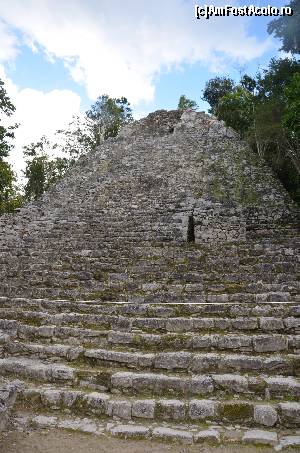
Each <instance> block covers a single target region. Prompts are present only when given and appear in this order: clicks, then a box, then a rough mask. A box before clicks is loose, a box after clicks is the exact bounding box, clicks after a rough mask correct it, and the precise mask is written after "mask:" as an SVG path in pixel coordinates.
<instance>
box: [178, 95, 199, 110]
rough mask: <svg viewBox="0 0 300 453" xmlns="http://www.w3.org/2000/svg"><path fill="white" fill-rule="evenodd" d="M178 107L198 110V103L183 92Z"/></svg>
mask: <svg viewBox="0 0 300 453" xmlns="http://www.w3.org/2000/svg"><path fill="white" fill-rule="evenodd" d="M177 108H178V109H179V110H186V109H193V110H197V108H198V105H197V103H196V102H195V101H193V100H192V99H189V98H187V97H186V96H185V95H184V94H182V95H181V96H180V98H179V101H178V106H177Z"/></svg>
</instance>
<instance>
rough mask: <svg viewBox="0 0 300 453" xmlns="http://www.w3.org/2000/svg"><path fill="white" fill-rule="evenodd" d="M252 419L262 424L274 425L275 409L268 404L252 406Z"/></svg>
mask: <svg viewBox="0 0 300 453" xmlns="http://www.w3.org/2000/svg"><path fill="white" fill-rule="evenodd" d="M254 420H255V422H256V423H258V424H260V425H264V426H269V427H271V426H274V425H275V424H276V422H277V420H278V417H277V411H276V409H275V408H274V407H273V406H271V405H269V404H258V405H256V406H254Z"/></svg>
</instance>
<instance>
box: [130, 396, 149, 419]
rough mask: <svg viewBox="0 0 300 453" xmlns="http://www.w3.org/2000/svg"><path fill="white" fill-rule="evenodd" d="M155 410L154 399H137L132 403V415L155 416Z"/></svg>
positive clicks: (141, 416) (138, 416) (140, 416)
mask: <svg viewBox="0 0 300 453" xmlns="http://www.w3.org/2000/svg"><path fill="white" fill-rule="evenodd" d="M154 410H155V401H154V400H137V401H133V403H132V417H137V418H154Z"/></svg>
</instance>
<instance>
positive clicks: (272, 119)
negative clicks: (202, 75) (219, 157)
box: [204, 58, 300, 201]
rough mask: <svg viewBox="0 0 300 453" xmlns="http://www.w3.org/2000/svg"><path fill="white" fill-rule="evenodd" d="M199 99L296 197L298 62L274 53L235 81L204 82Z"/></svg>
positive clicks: (299, 173) (299, 187) (299, 190)
mask: <svg viewBox="0 0 300 453" xmlns="http://www.w3.org/2000/svg"><path fill="white" fill-rule="evenodd" d="M204 99H205V100H207V101H208V102H209V103H210V106H211V110H210V111H211V112H213V113H214V114H215V115H216V116H217V117H218V118H219V119H221V120H224V121H225V122H226V124H227V125H228V126H230V127H232V128H233V129H235V130H236V131H238V132H239V133H240V136H241V137H242V138H246V139H247V140H248V141H249V143H250V144H251V146H252V147H253V150H254V151H255V152H257V153H258V154H259V155H260V156H261V157H262V158H264V159H265V160H266V161H267V162H268V164H269V165H270V167H271V168H272V169H273V171H274V172H275V173H276V175H277V176H278V177H279V178H280V180H281V181H282V183H283V185H284V186H285V187H286V188H287V190H288V191H289V192H290V194H291V195H292V197H293V198H294V199H295V200H297V201H300V62H299V61H298V60H295V59H289V58H282V59H275V58H273V59H271V61H270V63H269V66H268V67H267V68H265V69H263V70H262V71H261V72H259V73H258V74H257V75H256V77H255V78H252V77H250V76H248V75H247V74H245V75H243V77H242V78H241V80H240V83H239V84H237V85H234V83H233V81H232V80H231V79H228V78H226V77H216V78H215V79H211V80H210V81H209V82H208V83H207V84H206V88H205V90H204Z"/></svg>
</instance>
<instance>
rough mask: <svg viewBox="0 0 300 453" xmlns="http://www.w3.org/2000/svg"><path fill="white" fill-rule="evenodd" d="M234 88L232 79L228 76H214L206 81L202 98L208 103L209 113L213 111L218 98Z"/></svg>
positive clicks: (216, 105)
mask: <svg viewBox="0 0 300 453" xmlns="http://www.w3.org/2000/svg"><path fill="white" fill-rule="evenodd" d="M233 90H234V81H233V80H232V79H230V78H229V77H215V78H214V79H210V80H209V81H208V82H206V85H205V88H204V90H203V97H202V99H203V100H204V101H206V102H208V103H209V105H210V109H209V112H210V113H215V112H216V109H217V107H218V104H219V101H220V99H221V98H222V97H223V96H225V95H226V94H229V93H232V92H233Z"/></svg>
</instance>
